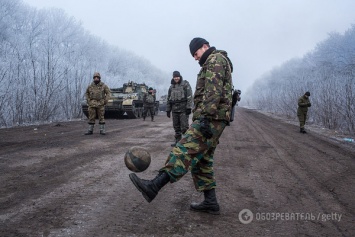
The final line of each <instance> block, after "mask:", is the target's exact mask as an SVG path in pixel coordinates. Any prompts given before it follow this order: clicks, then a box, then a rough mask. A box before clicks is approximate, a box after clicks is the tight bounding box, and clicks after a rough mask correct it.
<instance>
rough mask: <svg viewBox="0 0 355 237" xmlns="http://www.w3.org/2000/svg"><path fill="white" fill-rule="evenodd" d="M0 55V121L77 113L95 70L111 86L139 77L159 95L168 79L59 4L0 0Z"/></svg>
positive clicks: (57, 117) (33, 120) (67, 117)
mask: <svg viewBox="0 0 355 237" xmlns="http://www.w3.org/2000/svg"><path fill="white" fill-rule="evenodd" d="M0 55H1V56H0V83H1V87H0V127H11V126H18V125H26V124H33V123H43V122H50V121H61V120H71V119H75V118H81V117H82V111H81V102H82V100H83V96H84V93H85V90H86V88H87V86H88V85H89V84H90V83H91V82H92V76H93V73H94V72H95V71H98V72H100V74H101V77H102V81H103V82H104V83H105V84H107V85H108V86H109V87H111V88H117V87H121V86H122V85H123V83H125V82H128V81H134V82H137V83H143V82H144V83H146V84H147V85H148V86H152V87H154V88H155V89H156V90H157V92H158V95H159V92H160V91H161V93H163V92H165V90H166V88H168V87H169V85H170V80H166V78H170V75H168V74H167V73H166V72H163V71H161V70H160V69H158V68H156V67H155V66H153V65H152V64H151V63H150V62H149V61H148V60H147V59H144V58H141V57H138V56H137V55H135V54H133V53H132V52H129V51H127V50H124V46H122V48H118V47H116V46H112V45H109V44H108V43H106V42H105V41H104V40H102V39H100V38H99V37H97V36H95V35H94V34H92V33H91V32H88V31H86V30H85V29H84V28H83V27H82V25H81V24H80V23H79V22H77V21H76V20H75V18H73V17H69V16H67V15H66V13H65V12H64V11H63V10H61V9H45V10H37V9H35V8H33V7H30V6H28V5H26V4H24V3H23V2H22V1H21V0H1V1H0ZM157 81H160V82H162V83H159V84H158V83H156V82H157ZM164 83H166V84H164Z"/></svg>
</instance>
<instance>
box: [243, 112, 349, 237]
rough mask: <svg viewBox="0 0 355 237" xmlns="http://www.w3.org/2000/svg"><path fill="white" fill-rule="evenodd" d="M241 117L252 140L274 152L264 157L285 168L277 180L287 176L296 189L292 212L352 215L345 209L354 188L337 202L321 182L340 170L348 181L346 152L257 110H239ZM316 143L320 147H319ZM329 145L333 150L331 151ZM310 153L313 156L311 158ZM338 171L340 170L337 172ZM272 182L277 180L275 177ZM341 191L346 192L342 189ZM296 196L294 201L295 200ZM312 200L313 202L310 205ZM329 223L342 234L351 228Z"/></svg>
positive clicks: (336, 175)
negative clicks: (332, 212) (336, 149)
mask: <svg viewBox="0 0 355 237" xmlns="http://www.w3.org/2000/svg"><path fill="white" fill-rule="evenodd" d="M247 115H252V116H247ZM241 119H242V120H243V121H247V122H244V123H243V124H244V126H248V130H249V131H253V133H255V139H258V140H260V142H262V143H267V144H269V147H271V149H272V150H273V153H274V154H275V155H271V156H269V157H266V158H267V159H271V160H272V161H274V162H276V163H280V165H281V166H282V167H284V168H285V169H286V170H287V173H288V175H287V176H284V177H282V176H278V177H279V178H280V179H282V178H287V179H289V180H291V183H293V184H294V185H295V186H294V188H295V189H296V191H297V192H296V195H297V199H299V200H300V201H301V202H300V203H299V204H298V203H294V204H296V206H294V207H293V208H294V209H296V210H294V211H297V209H298V210H303V212H306V211H307V210H308V211H311V212H314V213H316V212H321V213H329V212H330V211H335V212H337V213H343V214H345V216H346V215H347V217H348V218H349V219H351V218H353V215H354V209H352V208H350V209H349V207H350V204H351V203H352V201H351V199H349V197H351V196H352V195H354V194H355V193H354V190H351V191H352V192H351V193H352V194H351V195H345V197H344V199H343V200H342V201H340V200H339V198H337V197H334V195H333V193H332V192H330V190H329V188H328V187H327V186H326V185H324V182H326V181H327V180H328V179H330V178H329V176H330V177H338V176H339V173H343V172H344V171H345V172H347V173H348V174H349V175H351V176H352V178H349V181H351V179H352V180H354V172H352V173H351V172H350V171H351V170H352V171H354V170H355V168H354V165H353V163H352V160H351V155H350V153H349V152H347V151H343V150H339V152H335V151H334V147H338V146H337V145H334V144H330V143H329V142H328V141H324V140H323V139H320V138H319V137H318V136H316V135H311V136H309V135H310V134H307V135H305V134H299V133H296V131H297V127H295V126H290V125H287V124H282V123H278V124H276V125H275V124H274V122H275V120H273V119H272V118H269V117H267V116H265V115H262V114H260V113H258V112H253V111H243V113H241ZM278 127H281V128H282V130H283V132H279V131H277V130H278ZM285 128H286V129H285ZM275 129H276V131H275ZM303 139H305V140H303ZM300 141H301V142H300ZM314 141H316V143H317V145H313V143H314ZM319 146H321V147H322V148H319ZM332 148H333V150H331V149H332ZM338 148H339V147H338ZM311 155H314V156H313V157H312V156H311ZM334 155H338V156H341V161H339V160H336V159H334ZM310 156H311V157H310ZM324 160H325V161H324ZM330 162H332V163H330ZM349 164H350V167H349ZM338 170H340V172H339V171H338ZM343 179H344V175H343V176H342V178H341V179H338V180H337V182H338V183H341V182H342V181H343ZM275 182H279V180H275ZM260 188H261V187H260ZM287 191H288V193H286V195H287V196H289V195H294V191H295V190H287ZM342 191H343V192H346V190H342ZM283 195H285V194H283ZM346 198H347V199H346ZM297 199H296V200H294V201H296V202H297V201H298V200H297ZM312 200H313V201H312ZM314 202H315V203H316V205H314V204H315V203H314ZM312 203H313V204H312ZM294 204H293V205H294ZM305 207H306V208H305ZM330 223H331V224H332V225H333V226H334V227H335V228H336V229H337V230H338V232H339V233H342V235H344V233H346V231H345V230H348V229H351V228H352V227H351V226H350V225H345V226H342V227H341V226H340V224H339V223H337V222H330ZM327 224H328V223H327ZM344 236H345V235H344Z"/></svg>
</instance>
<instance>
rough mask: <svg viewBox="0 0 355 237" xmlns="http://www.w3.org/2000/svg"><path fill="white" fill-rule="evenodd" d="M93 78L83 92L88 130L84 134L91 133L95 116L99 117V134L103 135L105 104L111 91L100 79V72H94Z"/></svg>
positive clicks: (104, 132)
mask: <svg viewBox="0 0 355 237" xmlns="http://www.w3.org/2000/svg"><path fill="white" fill-rule="evenodd" d="M93 79H94V81H93V82H92V83H91V84H90V85H89V86H88V88H87V89H86V93H85V97H86V101H87V103H88V113H89V130H88V131H87V132H86V133H85V135H91V134H93V131H94V125H95V119H96V116H97V117H98V119H99V124H100V134H101V135H105V134H106V131H105V105H106V104H107V102H108V99H109V98H110V95H111V92H110V89H109V88H108V86H107V85H105V84H104V83H103V82H102V81H101V76H100V73H98V72H95V73H94V76H93Z"/></svg>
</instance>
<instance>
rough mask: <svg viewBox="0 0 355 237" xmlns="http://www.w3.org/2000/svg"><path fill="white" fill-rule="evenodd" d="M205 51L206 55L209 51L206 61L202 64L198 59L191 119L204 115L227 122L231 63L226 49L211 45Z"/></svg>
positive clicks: (230, 96) (230, 99) (230, 101)
mask: <svg viewBox="0 0 355 237" xmlns="http://www.w3.org/2000/svg"><path fill="white" fill-rule="evenodd" d="M209 51H210V52H209ZM211 51H212V52H211ZM206 53H207V55H208V53H210V54H209V55H208V56H207V59H206V61H205V62H203V64H202V62H201V60H200V64H202V65H201V70H200V72H199V74H198V75H197V82H196V91H195V94H194V104H195V107H194V109H193V117H192V120H196V119H200V118H201V117H206V118H208V119H209V120H223V121H226V122H227V123H228V124H229V121H230V113H231V105H232V88H233V84H232V71H233V65H232V62H231V61H230V60H229V58H228V56H227V52H226V51H222V50H216V49H215V48H214V47H212V48H209V49H208V50H207V51H206V52H205V53H204V54H206ZM202 56H204V55H202ZM201 58H202V57H201Z"/></svg>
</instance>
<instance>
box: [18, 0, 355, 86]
mask: <svg viewBox="0 0 355 237" xmlns="http://www.w3.org/2000/svg"><path fill="white" fill-rule="evenodd" d="M23 1H24V2H25V3H28V4H29V5H31V6H33V7H36V8H38V9H40V8H51V7H55V8H61V9H63V10H64V11H65V12H66V13H67V14H68V16H73V17H74V18H75V19H76V20H78V21H79V22H81V23H82V25H83V27H84V28H85V29H87V30H88V31H90V32H91V33H92V34H94V35H97V36H99V37H101V38H102V39H104V40H105V41H107V42H108V43H109V44H112V45H115V46H118V47H120V48H124V49H126V50H129V51H131V52H133V53H135V54H137V55H139V56H142V57H144V58H146V59H148V60H149V61H150V62H151V63H152V64H153V65H155V66H156V67H158V68H160V69H161V70H163V71H166V72H168V73H169V74H172V72H173V71H174V70H178V71H180V73H181V75H182V76H183V77H184V79H186V80H188V81H190V83H191V85H192V86H193V87H195V81H196V74H197V73H198V71H199V69H200V67H199V65H198V63H197V62H196V61H194V59H193V58H192V56H191V54H190V51H189V47H188V46H189V43H190V41H191V39H192V38H194V37H202V38H205V39H206V40H208V41H209V42H210V44H211V46H215V47H216V48H217V49H224V50H226V51H227V52H228V55H229V57H230V59H231V60H232V62H233V64H234V69H235V70H234V73H233V82H234V86H235V88H238V89H241V90H242V91H243V90H246V89H247V87H248V86H250V85H251V84H252V83H253V81H254V80H255V79H257V78H259V77H260V76H261V75H263V74H264V73H265V72H268V71H269V70H271V69H272V68H273V67H275V66H279V65H281V64H282V63H283V62H285V61H287V60H289V59H291V58H294V57H302V56H303V55H304V54H305V53H307V52H309V51H310V50H312V49H313V48H314V47H315V46H316V44H317V43H319V42H320V41H322V40H325V39H326V38H327V36H328V33H330V32H338V33H341V34H343V33H344V31H345V30H347V29H348V28H350V26H351V24H355V10H354V9H355V0H243V1H242V0H218V1H216V0H213V1H212V0H179V1H169V0H23ZM170 79H171V78H167V80H170ZM157 83H158V82H157Z"/></svg>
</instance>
